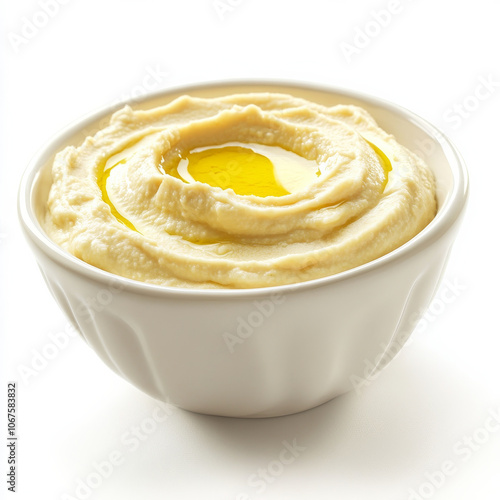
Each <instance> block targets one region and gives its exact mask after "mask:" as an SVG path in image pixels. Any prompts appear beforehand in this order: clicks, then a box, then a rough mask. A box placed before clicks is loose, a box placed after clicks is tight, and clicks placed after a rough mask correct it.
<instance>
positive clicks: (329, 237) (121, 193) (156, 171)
mask: <svg viewBox="0 0 500 500" xmlns="http://www.w3.org/2000/svg"><path fill="white" fill-rule="evenodd" d="M52 176H53V181H52V186H51V190H50V195H49V199H48V206H47V212H46V216H45V228H46V230H47V232H48V234H49V235H50V237H51V238H52V239H53V240H54V241H55V242H56V243H58V244H59V245H60V246H61V247H63V248H64V249H66V250H67V251H69V252H70V253H72V254H73V255H75V256H76V257H78V258H80V259H82V260H83V261H85V262H87V263H89V264H91V265H94V266H96V267H99V268H101V269H104V270H106V271H109V272H111V273H114V274H117V275H120V276H124V277H127V278H131V279H134V280H139V281H144V282H147V283H154V284H159V285H165V286H174V287H184V288H214V287H215V288H252V287H268V286H274V285H282V284H288V283H296V282H301V281H306V280H311V279H315V278H320V277H324V276H329V275H332V274H336V273H339V272H342V271H345V270H347V269H352V268H354V267H357V266H360V265H362V264H365V263H367V262H370V261H372V260H374V259H376V258H378V257H381V256H383V255H385V254H387V253H388V252H391V251H392V250H394V249H396V248H398V247H399V246H401V245H402V244H404V243H406V242H407V241H408V240H410V239H411V238H413V237H414V236H415V235H416V234H417V233H418V232H419V231H421V230H422V229H423V228H424V227H425V226H426V225H427V224H428V223H429V222H430V221H431V220H432V218H433V217H434V216H435V213H436V201H435V186H434V179H433V176H432V173H431V172H430V170H429V168H428V167H427V166H426V165H425V164H424V162H423V161H422V160H421V159H420V158H419V157H417V156H416V155H415V154H413V153H412V152H411V151H409V150H408V149H406V148H405V147H403V146H402V145H400V144H399V143H398V142H397V141H396V140H395V139H394V137H393V136H392V135H389V134H387V133H386V132H384V131H383V130H382V129H380V128H379V127H378V126H377V124H376V123H375V121H374V120H373V118H372V117H371V116H370V115H369V114H368V113H367V112H366V111H365V110H363V109H361V108H359V107H356V106H351V105H337V106H333V107H324V106H321V105H319V104H316V103H313V102H309V101H306V100H303V99H299V98H295V97H292V96H290V95H285V94H272V93H253V94H236V95H230V96H227V97H221V98H214V99H202V98H194V97H190V96H183V97H180V98H178V99H176V100H174V101H173V102H171V103H169V104H167V105H165V106H161V107H158V108H155V109H150V110H132V109H131V108H130V107H128V106H126V107H125V108H123V109H122V110H120V111H118V112H116V113H115V114H114V115H113V117H112V119H111V121H110V124H109V126H107V127H106V128H104V129H102V130H101V131H99V132H98V133H97V134H95V135H94V136H93V137H87V138H86V139H85V141H84V142H83V144H82V145H81V146H80V147H77V148H75V147H67V148H66V149H65V150H63V151H62V152H60V153H59V154H58V155H57V156H56V158H55V160H54V164H53V168H52Z"/></svg>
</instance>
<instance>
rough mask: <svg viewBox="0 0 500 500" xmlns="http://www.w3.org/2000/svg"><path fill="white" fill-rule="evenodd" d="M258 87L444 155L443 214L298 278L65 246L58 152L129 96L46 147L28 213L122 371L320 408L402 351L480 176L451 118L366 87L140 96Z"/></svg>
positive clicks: (225, 406)
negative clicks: (356, 117) (141, 267)
mask: <svg viewBox="0 0 500 500" xmlns="http://www.w3.org/2000/svg"><path fill="white" fill-rule="evenodd" d="M248 91H272V92H286V93H290V94H293V95H295V96H298V97H304V98H306V99H309V100H312V101H316V102H319V103H321V104H324V105H334V104H338V103H344V104H351V103H352V104H357V105H360V106H363V107H364V108H366V109H367V110H368V111H369V112H370V113H371V114H372V115H373V116H374V117H375V119H376V120H377V122H378V123H379V125H380V126H381V127H382V128H383V129H385V130H386V131H388V132H390V133H393V134H394V135H395V136H396V139H397V140H398V141H399V142H401V143H402V144H404V145H405V146H407V147H408V148H410V149H411V150H413V151H415V152H417V153H419V154H420V155H421V156H423V157H424V158H425V160H426V161H427V163H428V164H429V166H430V167H431V169H432V171H433V172H434V174H435V177H436V179H437V186H438V205H439V208H438V213H437V216H436V217H435V219H434V220H433V221H432V222H431V223H430V224H429V225H428V226H427V227H426V228H425V229H424V230H423V231H422V232H421V233H419V234H418V235H417V236H416V237H414V238H413V239H412V240H411V241H409V242H408V243H406V244H405V245H403V246H402V247H400V248H398V249H397V250H395V251H393V252H391V253H389V254H387V255H385V256H384V257H381V258H379V259H377V260H375V261H372V262H370V263H368V264H365V265H363V266H360V267H357V268H355V269H352V270H349V271H346V272H343V273H340V274H337V275H334V276H331V277H326V278H321V279H317V280H313V281H309V282H304V283H298V284H294V285H284V286H278V287H273V288H261V289H250V290H194V291H193V290H183V289H175V288H166V287H160V286H155V285H149V284H145V283H140V282H136V281H132V280H129V279H126V278H122V277H119V276H114V275H112V274H110V273H107V272H105V271H102V270H100V269H97V268H95V267H92V266H90V265H88V264H86V263H84V262H82V261H80V260H79V259H77V258H76V257H73V256H72V255H70V254H69V253H67V252H66V251H64V250H62V249H61V248H60V247H58V246H57V245H56V244H55V243H53V242H52V241H51V240H50V239H49V238H48V236H47V235H46V234H45V232H44V230H43V229H42V227H41V225H40V217H41V215H42V214H43V212H44V207H45V202H46V199H47V194H48V190H49V187H50V180H51V178H50V166H51V161H52V159H53V157H54V155H55V153H56V152H57V151H59V150H61V149H62V148H63V147H65V146H67V145H69V144H74V145H77V144H80V143H81V142H82V141H83V139H84V137H85V136H86V135H89V134H93V133H95V132H96V130H97V129H98V128H100V127H101V126H102V125H104V124H105V123H106V120H107V118H108V117H109V115H110V114H111V113H112V112H113V111H114V110H115V109H116V108H117V107H118V106H117V105H114V106H112V107H107V108H105V109H103V110H100V111H99V112H97V113H93V114H91V115H89V116H86V117H84V118H83V119H81V120H79V121H78V122H77V123H75V124H73V125H71V126H69V127H67V128H66V129H65V130H63V131H62V133H60V134H59V135H58V136H57V137H55V138H54V139H53V140H51V141H50V142H49V143H48V144H47V145H46V147H45V148H43V149H42V150H41V151H40V152H39V153H38V154H37V155H36V157H35V158H34V159H33V160H32V162H31V164H30V165H29V166H28V168H27V170H26V172H25V174H24V177H23V179H22V182H21V186H20V192H19V214H20V220H21V223H22V227H23V229H24V232H25V234H26V236H27V239H28V241H29V243H30V244H31V247H32V249H33V251H34V253H35V256H36V258H37V260H38V263H39V265H40V269H41V271H42V273H43V276H44V277H45V280H46V282H47V285H48V287H49V289H50V291H51V292H52V295H53V296H54V297H55V299H56V301H57V302H58V303H59V305H60V306H61V308H62V309H63V310H64V312H65V313H66V315H67V316H68V318H69V319H70V320H71V321H72V322H73V323H74V325H75V326H76V327H77V328H78V330H79V331H80V332H81V335H82V337H83V338H84V339H85V340H86V341H87V343H88V344H89V345H90V346H91V347H92V348H93V349H94V350H95V351H96V353H97V354H98V355H99V356H100V358H101V359H102V360H103V361H104V362H105V363H106V364H107V365H108V366H109V367H110V368H111V369H112V370H114V371H115V372H116V373H118V374H120V375H121V376H122V377H123V378H125V379H126V380H128V381H129V382H131V383H132V384H134V385H135V386H136V387H138V388H139V389H141V390H143V391H144V392H146V393H147V394H149V395H151V396H152V397H154V398H157V399H160V400H163V401H167V400H168V401H170V402H171V403H173V404H176V405H178V406H179V407H181V408H184V409H188V410H192V411H196V412H201V413H209V414H215V415H226V416H237V417H268V416H277V415H285V414H289V413H294V412H299V411H302V410H306V409H308V408H312V407H314V406H317V405H319V404H321V403H324V402H325V401H328V400H330V399H332V398H334V397H335V396H338V395H340V394H342V393H344V392H346V391H348V390H350V389H353V387H355V386H356V384H360V383H361V382H360V381H361V380H362V379H364V378H365V377H366V376H368V375H370V373H369V371H370V370H371V369H373V367H374V366H375V365H377V368H376V369H380V368H381V366H383V365H384V364H385V363H386V362H387V361H388V360H390V359H391V358H392V357H393V356H394V355H395V354H396V353H397V352H398V351H399V349H400V348H401V347H402V345H403V344H404V342H405V340H406V339H407V338H408V336H409V334H410V333H411V331H412V329H413V327H414V326H415V324H416V321H417V320H418V318H419V317H420V315H421V314H422V313H423V312H424V311H425V309H426V308H427V306H428V305H429V303H430V301H431V300H432V297H433V295H434V293H435V291H436V288H437V287H438V284H439V282H440V278H441V276H442V275H443V271H444V268H445V264H446V261H447V258H448V254H449V252H450V248H451V245H452V243H453V240H454V238H455V235H456V232H457V228H458V225H459V221H460V219H461V215H462V214H463V211H464V206H465V204H466V199H467V191H468V184H467V173H466V169H465V166H464V163H463V160H462V158H461V157H460V154H459V153H458V152H457V150H456V149H455V147H454V146H453V145H452V144H451V143H450V141H449V140H448V139H447V138H446V137H445V136H444V135H443V134H442V133H441V132H440V131H439V130H438V129H436V128H435V127H433V126H432V125H430V124H429V123H428V122H426V121H425V120H423V119H422V118H420V117H418V116H416V115H415V114H413V113H411V112H409V111H407V110H406V109H403V108H401V107H399V106H396V105H394V104H391V103H389V102H386V101H383V100H381V99H377V98H374V97H369V96H366V95H363V94H359V93H355V92H350V91H345V90H341V89H336V88H325V87H320V86H316V85H311V84H302V83H291V82H257V81H246V82H223V83H209V84H203V85H196V86H189V87H182V88H180V87H179V88H173V89H168V90H162V91H160V92H156V93H153V94H150V95H148V96H145V97H143V98H142V99H140V100H137V101H135V102H134V103H132V105H133V106H135V107H141V108H150V107H154V106H158V105H160V104H163V103H166V102H168V101H170V100H171V99H174V98H175V97H177V96H179V95H182V94H185V93H189V94H191V95H194V96H220V95H224V94H229V93H235V92H248ZM367 367H371V368H368V369H367Z"/></svg>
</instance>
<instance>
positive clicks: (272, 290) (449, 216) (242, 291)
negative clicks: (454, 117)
mask: <svg viewBox="0 0 500 500" xmlns="http://www.w3.org/2000/svg"><path fill="white" fill-rule="evenodd" d="M235 86H255V87H259V86H260V87H267V88H268V89H267V90H264V89H262V90H259V89H258V88H256V89H255V92H259V91H260V92H262V91H270V88H272V87H287V88H290V89H294V88H296V89H297V90H309V91H318V92H324V93H335V94H339V95H344V96H345V97H346V98H347V99H353V100H357V101H364V102H366V103H369V104H370V105H373V106H378V107H382V108H384V109H388V110H389V111H390V112H392V113H394V114H396V115H399V116H400V117H402V118H404V119H405V120H409V121H410V122H412V123H413V124H414V125H416V126H417V127H418V128H420V129H421V130H422V131H424V132H425V133H426V134H428V135H429V136H430V137H432V139H433V140H434V141H436V142H438V143H439V145H440V146H441V147H442V148H443V151H444V152H445V154H446V157H447V160H448V162H449V166H450V170H451V173H452V176H453V188H452V190H451V192H450V194H449V195H448V197H447V199H446V201H445V203H444V204H443V206H442V207H440V208H439V210H438V213H437V214H436V216H435V217H434V219H433V220H432V221H431V222H430V223H429V224H428V225H427V226H426V227H425V228H424V229H423V230H422V231H420V232H419V233H418V234H417V235H415V236H414V237H413V238H411V239H410V240H409V241H408V242H406V243H404V244H403V245H401V246H400V247H398V248H396V249H395V250H393V251H391V252H389V253H387V254H385V255H383V256H381V257H379V258H377V259H375V260H372V261H370V262H367V263H366V264H362V265H361V266H357V267H355V268H352V269H348V270H346V271H343V272H340V273H337V274H334V275H331V276H325V277H322V278H315V279H312V280H308V281H302V282H298V283H291V284H285V285H275V286H270V287H258V288H231V289H219V288H214V289H203V288H180V287H172V286H164V285H155V284H151V283H146V282H141V281H137V280H133V279H130V278H125V277H123V276H119V275H117V274H113V273H110V272H108V271H104V270H102V269H100V268H98V267H95V266H93V265H91V264H88V263H86V262H84V261H82V260H80V259H78V258H77V257H75V256H73V255H72V254H70V253H69V252H68V251H66V250H64V249H63V248H61V247H60V246H59V245H57V244H56V243H55V242H54V241H52V240H51V239H50V238H49V236H48V235H47V234H46V233H45V231H44V230H43V228H42V227H41V225H40V223H39V222H38V219H37V216H36V214H35V211H34V209H33V206H32V199H33V190H34V183H35V181H36V179H37V177H38V173H39V170H40V169H41V168H42V167H43V166H44V165H45V164H46V161H47V159H48V158H50V157H51V156H53V155H54V154H55V153H56V152H57V151H59V150H60V149H61V144H62V143H64V142H66V143H67V141H68V139H69V138H70V137H72V136H74V135H75V134H76V133H78V130H84V129H85V127H86V126H87V125H89V123H91V122H95V121H97V120H99V119H102V118H103V117H104V116H106V115H109V114H110V113H113V112H114V111H116V110H118V109H119V108H121V107H123V106H125V105H126V104H129V105H131V106H134V107H136V106H138V105H140V104H141V103H143V102H145V101H149V100H152V99H155V98H158V97H161V96H164V95H165V96H168V95H170V94H178V93H189V92H190V91H199V90H210V89H212V88H220V87H235ZM468 193H469V179H468V173H467V168H466V165H465V162H464V159H463V158H462V155H461V154H460V152H459V151H458V150H457V148H456V146H455V145H454V143H453V142H452V141H451V140H450V139H449V138H448V137H447V136H446V134H445V133H444V132H442V131H441V130H440V129H439V128H438V127H436V126H434V125H432V124H431V123H430V122H428V121H427V120H426V119H424V118H422V117H421V116H419V115H417V114H416V113H414V112H413V111H410V110H408V109H407V108H405V107H403V106H400V105H398V104H395V103H393V102H391V101H388V100H386V99H384V98H379V97H376V96H373V95H370V94H367V93H364V92H359V91H354V90H350V89H346V88H343V87H338V86H330V85H325V84H320V83H315V82H308V81H302V80H293V79H286V80H283V79H259V78H254V79H252V78H250V79H249V78H245V79H224V80H208V81H203V82H198V83H191V84H181V85H174V86H168V87H165V88H161V89H157V90H154V91H152V92H147V93H145V94H144V95H142V96H140V97H138V98H133V99H130V98H129V99H123V100H120V101H119V102H113V103H111V104H108V105H105V106H102V107H100V108H98V109H97V110H94V111H92V112H90V113H87V114H85V115H83V116H81V117H80V118H78V119H76V120H74V121H72V122H70V123H69V124H68V125H67V126H65V127H64V128H63V129H62V130H60V131H59V132H58V133H56V134H54V135H53V136H52V137H51V138H50V139H49V140H48V141H46V143H45V145H44V146H43V147H41V148H40V149H39V150H38V151H37V152H36V153H35V155H34V156H33V157H32V159H31V160H30V162H29V163H28V165H27V167H26V169H25V170H24V172H23V175H22V177H21V181H20V184H19V190H18V197H17V198H18V206H17V208H18V218H19V220H20V223H21V226H22V228H23V230H24V233H25V236H26V237H27V238H28V239H29V240H30V241H31V242H32V243H34V244H35V245H36V246H37V247H38V248H39V249H40V250H42V251H43V252H44V253H45V254H46V255H47V256H48V257H50V258H51V259H52V260H53V261H56V262H57V263H59V264H60V265H62V266H63V267H65V268H67V269H70V270H71V271H74V272H76V273H78V274H80V275H83V277H86V278H88V279H91V280H94V281H98V282H100V283H103V284H105V285H107V286H109V285H110V284H111V283H113V284H115V285H116V284H119V286H120V287H121V288H123V289H133V290H135V291H137V292H139V293H141V294H145V293H146V294H150V295H151V294H152V295H155V296H178V297H183V298H188V297H192V298H207V299H210V298H215V297H224V298H229V297H238V298H244V297H253V298H254V297H260V296H269V295H272V294H284V293H290V292H294V291H302V290H308V289H311V288H318V287H322V286H325V285H330V284H332V283H336V282H340V281H344V280H346V279H352V278H354V277H358V276H360V275H363V274H367V273H370V272H372V271H375V270H378V269H379V268H382V267H385V266H387V265H389V264H390V263H392V262H395V261H400V260H401V259H406V258H408V257H409V256H411V255H414V254H415V253H418V252H419V251H421V250H422V249H423V248H425V247H427V246H428V245H430V244H431V243H432V242H433V241H436V240H438V239H439V238H440V237H441V236H442V235H443V234H444V233H445V232H447V231H448V229H450V228H451V227H452V226H453V225H454V223H455V222H456V221H457V219H458V218H459V217H460V215H461V214H462V212H463V209H464V207H465V205H466V203H467V199H468Z"/></svg>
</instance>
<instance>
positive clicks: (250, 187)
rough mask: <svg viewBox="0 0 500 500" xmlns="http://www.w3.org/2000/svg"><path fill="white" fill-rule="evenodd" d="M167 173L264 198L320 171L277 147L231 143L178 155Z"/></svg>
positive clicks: (294, 188) (303, 182) (283, 192)
mask: <svg viewBox="0 0 500 500" xmlns="http://www.w3.org/2000/svg"><path fill="white" fill-rule="evenodd" d="M168 173H169V174H170V175H173V176H174V177H177V178H179V179H181V180H183V181H184V182H187V183H193V182H203V183H205V184H208V185H210V186H212V187H219V188H222V189H232V190H233V191H234V192H235V193H236V194H237V195H240V196H249V195H253V196H260V197H266V196H285V195H287V194H291V193H293V192H296V191H298V190H300V189H302V188H304V187H306V186H307V185H308V184H310V183H311V182H313V181H314V180H315V179H316V178H317V177H318V176H319V175H320V174H321V171H320V168H319V166H318V164H317V163H316V162H314V161H311V160H307V159H305V158H302V157H301V156H299V155H297V154H295V153H292V152H291V151H287V150H285V149H282V148H279V147H277V146H264V145H261V144H247V143H238V142H233V143H227V144H225V145H221V146H209V147H203V148H196V149H193V150H191V151H189V152H188V153H185V154H181V155H180V157H179V162H178V163H177V164H176V165H174V167H173V168H171V169H170V170H169V171H168Z"/></svg>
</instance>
